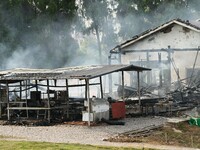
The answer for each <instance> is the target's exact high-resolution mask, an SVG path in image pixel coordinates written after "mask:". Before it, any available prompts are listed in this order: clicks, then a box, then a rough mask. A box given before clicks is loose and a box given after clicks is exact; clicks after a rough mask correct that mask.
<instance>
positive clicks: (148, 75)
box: [146, 51, 151, 84]
mask: <svg viewBox="0 0 200 150" xmlns="http://www.w3.org/2000/svg"><path fill="white" fill-rule="evenodd" d="M146 57H147V64H146V67H147V68H148V67H149V66H150V65H149V57H150V56H149V51H147V52H146ZM147 83H148V84H150V83H151V74H150V72H147Z"/></svg>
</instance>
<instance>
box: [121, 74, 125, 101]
mask: <svg viewBox="0 0 200 150" xmlns="http://www.w3.org/2000/svg"><path fill="white" fill-rule="evenodd" d="M121 80H122V100H123V101H124V94H125V93H124V92H125V90H124V71H122V79H121Z"/></svg>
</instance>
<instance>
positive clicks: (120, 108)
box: [111, 102, 126, 119]
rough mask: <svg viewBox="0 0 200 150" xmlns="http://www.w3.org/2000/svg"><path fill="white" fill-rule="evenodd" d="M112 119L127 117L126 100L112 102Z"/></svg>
mask: <svg viewBox="0 0 200 150" xmlns="http://www.w3.org/2000/svg"><path fill="white" fill-rule="evenodd" d="M111 108H112V119H122V118H125V117H126V109H125V102H115V103H112V104H111Z"/></svg>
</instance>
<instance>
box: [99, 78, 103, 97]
mask: <svg viewBox="0 0 200 150" xmlns="http://www.w3.org/2000/svg"><path fill="white" fill-rule="evenodd" d="M99 80H100V89H101V98H103V86H102V76H100V77H99Z"/></svg>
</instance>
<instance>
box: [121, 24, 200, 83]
mask: <svg viewBox="0 0 200 150" xmlns="http://www.w3.org/2000/svg"><path fill="white" fill-rule="evenodd" d="M168 46H170V47H171V49H173V48H175V49H177V48H178V49H185V48H186V49H187V48H198V47H199V46H200V33H198V32H196V31H194V30H191V29H188V28H185V27H183V26H180V25H177V24H174V25H173V26H170V27H168V28H166V29H165V30H162V31H160V32H157V33H154V34H152V35H150V36H148V37H146V38H144V39H142V40H140V41H138V42H136V43H134V44H132V45H131V46H128V47H126V48H123V49H122V51H123V50H151V49H163V48H164V49H167V48H168ZM160 53H161V59H162V60H166V61H167V60H168V53H167V52H160ZM196 54H197V52H196V51H184V52H183V51H181V52H180V51H179V52H178V51H175V52H174V53H172V55H171V57H172V58H173V59H174V62H175V64H176V66H177V68H178V69H179V74H180V78H181V79H183V78H186V74H187V72H186V69H187V68H192V67H193V64H194V61H195V57H196ZM148 55H149V57H148V59H149V62H150V63H148V65H149V66H146V67H150V68H151V61H152V62H153V61H154V62H155V61H158V52H152V53H151V52H149V54H148ZM146 60H147V53H146V52H145V53H135V52H134V53H133V52H128V53H125V54H122V57H121V62H122V63H123V64H129V63H130V62H134V61H138V62H142V61H146ZM162 67H163V69H164V70H165V69H167V68H168V66H166V64H162ZM196 68H200V54H199V56H198V60H197V64H196ZM154 69H155V70H156V68H154ZM163 73H164V72H163ZM171 79H172V82H173V81H176V80H177V75H176V72H175V71H174V69H173V66H172V65H171ZM126 80H127V81H126V82H127V83H129V81H128V80H129V77H126Z"/></svg>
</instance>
